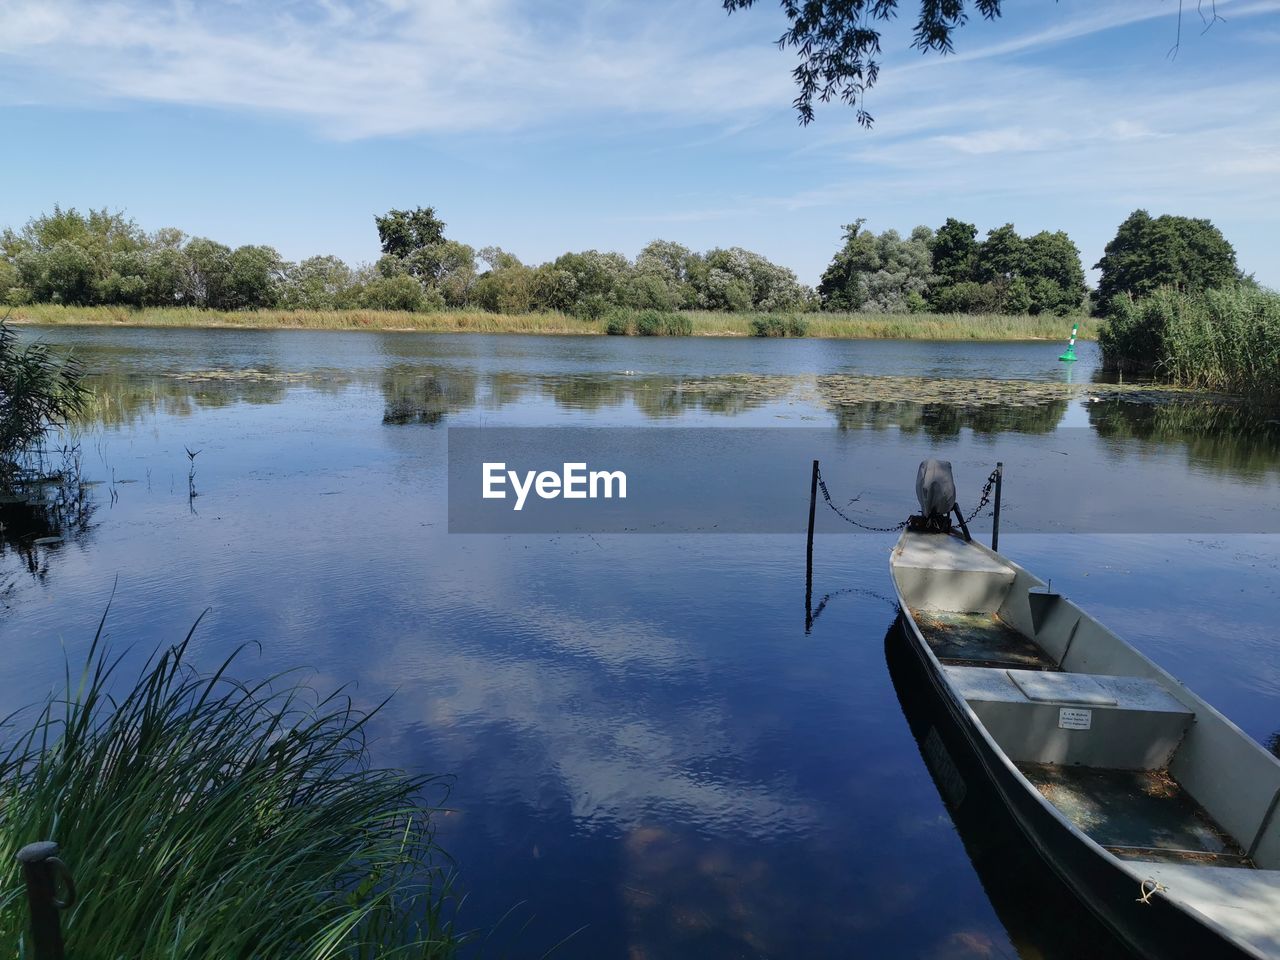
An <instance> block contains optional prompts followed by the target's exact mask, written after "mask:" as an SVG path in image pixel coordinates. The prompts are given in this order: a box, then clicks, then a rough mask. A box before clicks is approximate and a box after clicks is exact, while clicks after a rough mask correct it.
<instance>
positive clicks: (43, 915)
mask: <svg viewBox="0 0 1280 960" xmlns="http://www.w3.org/2000/svg"><path fill="white" fill-rule="evenodd" d="M17 861H18V862H19V863H20V864H22V879H23V880H24V881H26V884H27V904H28V905H29V906H30V908H31V945H32V947H33V950H32V954H33V955H34V957H35V960H63V958H64V957H65V954H64V953H63V951H62V930H61V928H60V927H59V925H58V911H59V910H66V909H67V908H68V907H70V906H71V905H72V904H74V903H75V902H76V885H75V882H74V881H73V880H72V879H71V871H70V870H69V869H67V865H66V864H65V863H63V862H62V861H61V860H59V859H58V845H57V844H56V843H54V842H53V841H52V840H43V841H41V842H40V843H29V844H27V845H26V846H25V847H23V848H22V849H21V850H19V851H18V854H17ZM59 880H61V881H62V888H63V895H62V897H61V898H59V896H58V889H57V888H58V881H59Z"/></svg>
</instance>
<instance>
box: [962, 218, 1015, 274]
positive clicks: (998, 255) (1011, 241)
mask: <svg viewBox="0 0 1280 960" xmlns="http://www.w3.org/2000/svg"><path fill="white" fill-rule="evenodd" d="M1026 268H1027V244H1026V241H1025V240H1023V239H1022V238H1021V237H1020V236H1018V231H1016V230H1015V229H1013V224H1012V223H1006V224H1005V225H1004V226H1002V227H996V228H995V229H994V230H988V231H987V239H986V240H984V241H983V242H982V243H981V244H980V245H979V246H978V256H977V259H976V262H975V264H974V277H973V278H974V279H975V280H977V281H978V282H979V283H992V282H995V281H999V280H1003V281H1006V282H1008V281H1010V280H1012V279H1013V278H1014V277H1020V276H1022V275H1023V274H1025V273H1026Z"/></svg>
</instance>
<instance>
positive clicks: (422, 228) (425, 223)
mask: <svg viewBox="0 0 1280 960" xmlns="http://www.w3.org/2000/svg"><path fill="white" fill-rule="evenodd" d="M373 220H374V223H375V224H377V227H378V240H379V241H381V243H382V252H383V253H386V254H390V255H391V256H393V257H408V256H410V255H411V254H413V253H414V252H415V251H418V250H421V249H422V248H423V247H427V246H430V245H431V244H433V243H442V242H443V241H444V228H445V223H444V221H443V220H441V219H440V218H439V217H437V216H436V211H435V208H434V207H418V208H416V209H414V210H388V211H387V213H386V215H385V216H382V217H377V216H375V217H374V218H373Z"/></svg>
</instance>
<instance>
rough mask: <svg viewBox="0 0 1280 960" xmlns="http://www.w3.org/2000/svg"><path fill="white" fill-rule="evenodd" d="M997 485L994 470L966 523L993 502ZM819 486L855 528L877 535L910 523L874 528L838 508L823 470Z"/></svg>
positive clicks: (823, 497) (835, 508)
mask: <svg viewBox="0 0 1280 960" xmlns="http://www.w3.org/2000/svg"><path fill="white" fill-rule="evenodd" d="M995 484H996V471H995V470H992V471H991V476H989V477H987V482H986V483H985V484H983V487H982V496H981V498H979V500H978V505H977V506H976V507H974V509H973V513H971V514H969V516H967V517H965V520H964V522H965V523H973V520H974V518H975V517H976V516H977V515H978V514H979V513H981V512H982V508H983V507H985V506H986V505H987V504H988V503H990V502H991V490H992V488H993V487H994V486H995ZM818 486H819V487H820V488H821V490H822V499H823V500H825V501H827V506H828V507H830V508H831V509H832V510H834V511H835V512H836V516H838V517H840V519H841V520H844V521H846V522H847V523H851V524H853V525H854V526H855V527H861V528H862V529H863V530H871V531H874V532H875V533H897V532H898V531H899V530H901V529H902V528H903V527H905V526H906V525H907V523H908V522H909V521H907V520H903V521H902V522H901V523H898V524H894V525H893V526H892V527H873V526H870V525H868V524H865V523H862V522H861V521H859V520H855V519H853V517H851V516H849V515H848V514H847V513H845V512H844V511H843V510H841V509H840V508H839V507H837V506H836V504H835V501H834V500H832V499H831V493H830V491H828V490H827V481H825V480H823V479H822V470H821V469H819V470H818Z"/></svg>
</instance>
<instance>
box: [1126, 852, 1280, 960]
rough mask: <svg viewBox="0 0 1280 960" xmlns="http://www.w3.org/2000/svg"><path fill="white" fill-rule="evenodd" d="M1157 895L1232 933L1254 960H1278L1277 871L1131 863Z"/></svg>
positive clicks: (1279, 897) (1279, 899) (1279, 900)
mask: <svg viewBox="0 0 1280 960" xmlns="http://www.w3.org/2000/svg"><path fill="white" fill-rule="evenodd" d="M1130 867H1131V872H1132V873H1133V874H1134V875H1135V876H1137V877H1139V878H1140V880H1150V881H1154V882H1155V883H1159V884H1160V886H1161V887H1162V888H1163V889H1161V891H1160V893H1159V896H1162V897H1167V898H1168V899H1169V900H1172V901H1174V902H1175V903H1180V904H1183V905H1184V906H1187V907H1190V908H1192V909H1193V910H1195V911H1197V912H1198V913H1201V914H1203V915H1204V916H1206V917H1208V918H1209V919H1210V920H1212V921H1213V922H1215V923H1217V924H1219V925H1220V926H1222V927H1224V928H1225V929H1227V930H1230V931H1231V932H1232V933H1234V934H1235V935H1236V936H1237V937H1238V938H1239V939H1240V940H1242V941H1244V942H1245V943H1247V944H1249V946H1251V947H1253V949H1254V950H1256V951H1258V955H1259V956H1266V957H1274V956H1280V870H1233V869H1231V868H1229V867H1206V866H1200V865H1198V864H1197V865H1192V864H1182V863H1143V864H1136V863H1135V864H1130Z"/></svg>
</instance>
